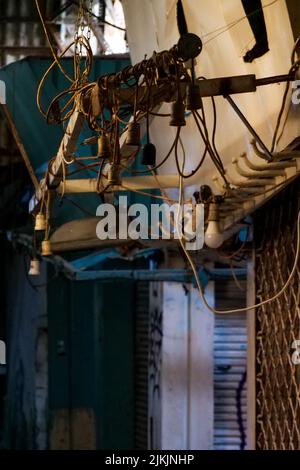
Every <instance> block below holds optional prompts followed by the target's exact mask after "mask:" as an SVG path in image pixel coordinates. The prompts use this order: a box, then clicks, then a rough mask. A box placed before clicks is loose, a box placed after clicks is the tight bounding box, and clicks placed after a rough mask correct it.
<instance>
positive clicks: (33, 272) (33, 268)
mask: <svg viewBox="0 0 300 470" xmlns="http://www.w3.org/2000/svg"><path fill="white" fill-rule="evenodd" d="M28 274H29V276H39V275H40V274H41V271H40V262H39V260H37V259H33V260H31V262H30V269H29V272H28Z"/></svg>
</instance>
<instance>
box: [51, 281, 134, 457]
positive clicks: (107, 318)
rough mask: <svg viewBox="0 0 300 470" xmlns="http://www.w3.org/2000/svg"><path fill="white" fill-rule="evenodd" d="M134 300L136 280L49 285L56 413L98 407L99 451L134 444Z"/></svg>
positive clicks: (95, 409) (94, 409)
mask: <svg viewBox="0 0 300 470" xmlns="http://www.w3.org/2000/svg"><path fill="white" fill-rule="evenodd" d="M50 276H51V274H50ZM134 304H135V284H134V283H133V282H110V283H100V282H93V283H81V282H77V283H74V282H71V281H68V280H66V279H65V278H63V277H59V278H57V279H56V280H55V281H53V282H51V283H50V284H49V286H48V317H49V387H50V388H49V397H50V398H49V407H50V415H52V416H53V414H54V413H55V411H56V410H59V409H72V408H73V409H80V408H81V409H82V408H87V409H92V410H93V411H94V413H95V420H96V442H97V448H98V449H132V448H133V446H134V370H133V367H134V335H133V332H134V311H135V307H134ZM50 426H51V423H50Z"/></svg>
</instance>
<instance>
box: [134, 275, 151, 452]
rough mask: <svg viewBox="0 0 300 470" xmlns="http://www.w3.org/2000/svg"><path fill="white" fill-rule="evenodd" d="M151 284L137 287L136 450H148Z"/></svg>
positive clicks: (141, 284)
mask: <svg viewBox="0 0 300 470" xmlns="http://www.w3.org/2000/svg"><path fill="white" fill-rule="evenodd" d="M148 375H149V283H147V282H138V283H137V285H136V316H135V448H136V449H138V450H147V449H148V408H149V405H148Z"/></svg>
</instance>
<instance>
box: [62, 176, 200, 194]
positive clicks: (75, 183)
mask: <svg viewBox="0 0 300 470" xmlns="http://www.w3.org/2000/svg"><path fill="white" fill-rule="evenodd" d="M121 181H122V185H121V186H113V187H112V190H113V191H126V190H127V189H129V190H130V189H132V190H142V189H159V188H160V187H161V188H164V189H166V188H178V186H179V176H178V175H158V176H156V177H154V176H133V177H131V176H129V177H124V178H122V179H121ZM190 184H191V182H190V181H189V185H190ZM96 191H97V179H95V178H89V179H70V180H66V181H65V182H64V183H61V184H60V186H59V188H58V192H60V193H62V192H65V193H73V194H75V193H95V192H96Z"/></svg>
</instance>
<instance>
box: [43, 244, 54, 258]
mask: <svg viewBox="0 0 300 470" xmlns="http://www.w3.org/2000/svg"><path fill="white" fill-rule="evenodd" d="M52 255H53V253H52V248H51V243H50V240H44V241H43V242H42V256H46V257H48V256H52Z"/></svg>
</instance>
